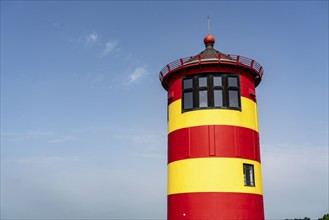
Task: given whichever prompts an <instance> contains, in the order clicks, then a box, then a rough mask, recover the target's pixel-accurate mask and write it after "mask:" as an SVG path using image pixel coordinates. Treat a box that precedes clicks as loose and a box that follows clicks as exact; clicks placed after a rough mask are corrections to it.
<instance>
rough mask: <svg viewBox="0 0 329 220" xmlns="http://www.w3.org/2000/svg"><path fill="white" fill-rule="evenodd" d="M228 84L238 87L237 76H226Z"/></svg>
mask: <svg viewBox="0 0 329 220" xmlns="http://www.w3.org/2000/svg"><path fill="white" fill-rule="evenodd" d="M228 86H234V87H238V78H237V77H228Z"/></svg>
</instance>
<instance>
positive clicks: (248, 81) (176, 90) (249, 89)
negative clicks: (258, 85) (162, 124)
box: [168, 72, 256, 104]
mask: <svg viewBox="0 0 329 220" xmlns="http://www.w3.org/2000/svg"><path fill="white" fill-rule="evenodd" d="M239 74H240V92H241V96H243V97H245V98H248V99H251V100H253V101H254V102H256V98H255V95H256V93H255V85H254V82H253V80H252V78H251V76H250V75H249V74H247V73H245V72H240V73H239ZM181 98H182V78H177V79H175V80H174V79H173V80H172V81H171V82H170V84H169V89H168V104H171V103H172V102H174V101H176V100H178V99H181Z"/></svg>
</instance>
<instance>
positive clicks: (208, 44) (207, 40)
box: [203, 16, 215, 48]
mask: <svg viewBox="0 0 329 220" xmlns="http://www.w3.org/2000/svg"><path fill="white" fill-rule="evenodd" d="M203 42H204V44H205V46H206V48H213V46H214V44H215V37H214V36H213V35H212V34H210V18H209V16H208V34H207V35H206V37H205V38H204V40H203Z"/></svg>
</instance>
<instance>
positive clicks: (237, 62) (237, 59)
mask: <svg viewBox="0 0 329 220" xmlns="http://www.w3.org/2000/svg"><path fill="white" fill-rule="evenodd" d="M239 60H240V55H238V56H237V58H236V64H237V65H238V64H239Z"/></svg>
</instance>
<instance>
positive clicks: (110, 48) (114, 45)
mask: <svg viewBox="0 0 329 220" xmlns="http://www.w3.org/2000/svg"><path fill="white" fill-rule="evenodd" d="M118 51H119V48H118V41H114V40H109V41H107V42H106V43H105V46H104V49H103V52H102V53H101V57H105V56H106V55H108V54H110V53H114V52H118Z"/></svg>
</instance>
